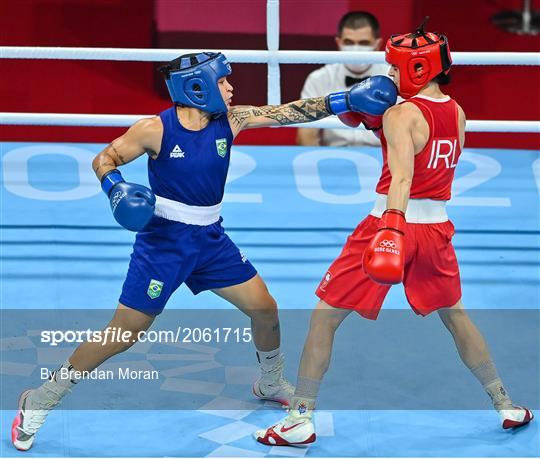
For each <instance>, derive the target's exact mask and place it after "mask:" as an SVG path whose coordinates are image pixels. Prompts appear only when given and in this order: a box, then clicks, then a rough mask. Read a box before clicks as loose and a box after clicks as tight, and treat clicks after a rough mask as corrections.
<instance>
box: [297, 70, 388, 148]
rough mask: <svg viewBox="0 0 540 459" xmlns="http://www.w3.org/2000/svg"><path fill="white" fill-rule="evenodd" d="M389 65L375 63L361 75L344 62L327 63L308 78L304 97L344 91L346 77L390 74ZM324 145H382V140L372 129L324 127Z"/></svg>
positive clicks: (302, 96)
mask: <svg viewBox="0 0 540 459" xmlns="http://www.w3.org/2000/svg"><path fill="white" fill-rule="evenodd" d="M388 69H389V66H388V65H386V64H373V65H371V66H370V67H369V69H368V70H367V71H366V72H364V73H362V74H361V75H358V74H354V73H352V72H351V71H349V70H348V69H347V67H345V65H343V64H327V65H325V66H324V67H321V68H320V69H317V70H314V71H313V72H311V73H310V74H309V75H308V77H307V78H306V82H305V83H304V87H303V88H302V94H301V98H302V99H308V98H311V97H321V96H326V95H328V94H330V93H333V92H338V91H344V90H345V89H347V88H346V87H345V77H346V76H350V77H353V78H363V77H367V76H373V75H388ZM321 131H322V132H321V133H322V139H321V144H322V145H329V146H334V147H337V146H340V147H343V146H349V145H355V146H358V145H380V144H381V142H380V141H379V139H378V138H377V137H376V136H375V134H373V133H372V132H371V131H365V130H363V129H322V130H321Z"/></svg>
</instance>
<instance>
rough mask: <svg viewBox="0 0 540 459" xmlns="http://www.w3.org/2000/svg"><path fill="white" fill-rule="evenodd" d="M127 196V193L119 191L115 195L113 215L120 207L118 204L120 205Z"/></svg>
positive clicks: (112, 202) (113, 198)
mask: <svg viewBox="0 0 540 459" xmlns="http://www.w3.org/2000/svg"><path fill="white" fill-rule="evenodd" d="M126 196H127V193H126V192H125V191H117V192H116V193H114V195H113V197H112V201H111V207H112V211H113V214H114V212H115V211H116V208H117V207H118V204H120V201H121V200H122V199H124V198H125V197H126Z"/></svg>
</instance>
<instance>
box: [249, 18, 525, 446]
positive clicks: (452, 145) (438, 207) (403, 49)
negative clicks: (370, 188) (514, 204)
mask: <svg viewBox="0 0 540 459" xmlns="http://www.w3.org/2000/svg"><path fill="white" fill-rule="evenodd" d="M386 61H387V62H388V63H389V64H390V65H391V69H390V71H389V76H390V77H391V78H392V79H393V80H394V83H395V84H396V85H397V87H398V90H399V94H400V96H401V97H403V98H404V99H405V101H404V102H402V103H400V104H398V105H395V106H393V107H391V108H389V109H388V110H387V111H386V112H385V114H384V117H383V118H382V126H383V129H381V130H380V131H379V133H380V137H381V145H382V152H383V169H382V174H381V177H380V179H379V183H378V185H377V189H376V191H377V199H376V202H375V206H374V208H373V210H372V211H371V214H370V215H369V216H368V217H367V218H365V219H364V220H363V221H362V222H361V223H360V224H359V225H358V226H357V228H356V229H355V230H354V232H353V233H352V234H351V235H350V236H349V237H348V239H347V242H346V244H345V247H344V248H343V250H342V252H341V254H340V255H339V257H338V258H337V259H336V260H335V261H334V262H333V263H332V265H331V266H330V268H329V269H328V271H327V272H326V274H325V276H324V277H323V279H322V281H321V283H320V284H319V287H318V289H317V296H318V297H319V298H320V301H319V303H318V304H317V307H316V308H315V310H314V312H313V315H312V317H311V324H310V330H309V335H308V337H307V340H306V343H305V345H304V350H303V354H302V360H301V362H300V369H299V373H298V382H297V386H296V390H295V395H294V397H293V398H292V400H291V403H290V411H289V415H288V416H287V417H286V418H285V419H283V420H282V421H280V422H279V423H277V424H275V425H274V426H272V427H270V428H268V429H266V430H259V431H257V432H256V433H255V438H256V439H257V441H259V442H261V443H264V444H267V445H301V444H308V443H312V442H314V441H315V439H316V434H315V430H314V427H313V423H312V419H311V418H312V414H313V410H314V408H315V400H316V398H317V394H318V390H319V386H320V383H321V379H322V377H323V376H324V374H325V373H326V370H327V369H328V366H329V363H330V357H331V352H332V345H333V340H334V334H335V331H336V329H337V328H338V327H339V325H340V324H341V322H342V321H343V319H345V317H347V315H348V314H349V313H350V312H351V311H356V312H358V313H359V314H360V315H362V316H363V317H365V318H368V319H373V320H374V319H376V318H377V315H378V314H379V311H380V309H381V306H382V303H383V300H384V298H385V296H386V294H387V293H388V290H389V289H390V287H391V285H392V284H399V283H401V282H403V285H404V287H405V293H406V296H407V300H408V302H409V304H410V305H411V307H412V309H413V310H414V311H415V312H416V313H417V314H420V315H423V316H425V315H427V314H429V313H431V312H433V311H438V314H439V316H440V318H441V319H442V321H443V323H444V325H445V326H446V328H447V329H448V330H449V331H450V333H451V334H452V336H453V338H454V341H455V343H456V347H457V350H458V352H459V355H460V357H461V359H462V361H463V363H464V364H465V365H466V366H467V367H468V368H469V369H470V370H471V372H472V373H473V374H474V376H475V377H476V378H477V379H478V381H479V382H480V383H481V384H482V386H483V387H484V389H485V390H486V392H487V393H488V394H489V396H490V397H491V399H492V401H493V405H494V408H495V409H496V410H497V411H498V412H499V414H500V417H501V420H502V427H503V428H504V429H508V428H513V427H519V426H522V425H525V424H527V423H529V422H530V421H531V420H532V419H533V414H532V412H531V411H530V410H529V409H527V408H522V407H519V406H516V405H514V404H513V403H512V401H511V399H510V397H509V396H508V394H507V392H506V390H505V388H504V386H503V384H502V382H501V379H500V378H499V376H498V374H497V370H496V368H495V365H494V364H493V361H492V359H491V356H490V354H489V350H488V348H487V345H486V342H485V341H484V338H483V337H482V335H481V334H480V332H479V331H478V329H477V328H476V327H475V326H474V324H473V323H472V322H471V320H470V319H469V317H468V315H467V313H466V312H465V309H464V306H463V303H462V302H461V282H460V276H459V267H458V263H457V259H456V255H455V252H454V248H453V246H452V242H451V240H452V236H453V234H454V227H453V225H452V223H451V222H450V220H448V216H447V214H446V210H445V205H446V202H447V201H448V200H449V199H450V189H451V185H452V180H453V178H454V171H455V167H456V165H457V162H458V160H459V156H460V153H461V149H462V148H463V143H464V140H465V113H464V112H463V110H462V108H461V107H460V106H459V105H458V104H457V103H456V101H455V100H453V99H451V98H450V97H449V96H447V95H445V94H444V93H443V92H442V91H441V88H440V85H445V84H448V83H449V80H450V77H449V71H450V66H451V63H452V61H451V56H450V50H449V47H448V41H447V38H446V37H445V36H444V35H439V34H436V33H430V32H425V31H424V24H422V26H420V27H419V28H418V29H417V30H416V31H415V32H413V33H410V34H405V35H394V36H392V37H391V38H390V39H389V40H388V42H387V45H386ZM340 119H341V120H342V121H343V122H344V123H346V124H348V125H352V126H358V124H359V123H360V121H361V120H360V118H358V116H357V114H355V113H348V114H346V115H344V116H340ZM371 124H372V125H373V122H372V123H371Z"/></svg>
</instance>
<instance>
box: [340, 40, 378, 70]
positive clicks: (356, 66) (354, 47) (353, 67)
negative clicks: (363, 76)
mask: <svg viewBox="0 0 540 459" xmlns="http://www.w3.org/2000/svg"><path fill="white" fill-rule="evenodd" d="M340 49H341V51H373V50H374V48H373V46H369V45H341V48H340ZM345 67H346V68H347V70H349V71H350V72H353V73H364V72H366V71H367V70H368V69H369V68H370V67H371V64H345Z"/></svg>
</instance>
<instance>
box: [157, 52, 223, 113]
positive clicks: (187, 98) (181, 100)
mask: <svg viewBox="0 0 540 459" xmlns="http://www.w3.org/2000/svg"><path fill="white" fill-rule="evenodd" d="M179 59H180V66H179V68H176V69H174V68H171V67H170V66H169V67H168V68H167V69H166V76H165V78H166V80H165V82H166V83H167V88H168V89H169V94H170V95H171V99H172V100H173V102H175V103H177V104H181V105H185V106H187V107H194V108H198V109H200V110H203V111H205V112H209V113H211V114H213V115H217V114H221V113H226V112H227V106H226V105H225V102H224V101H223V97H222V96H221V92H220V91H219V88H218V80H219V79H220V78H223V77H225V76H228V75H230V74H231V73H232V70H231V65H230V64H229V63H228V62H227V58H226V57H225V56H224V55H223V54H221V53H200V54H195V55H190V56H185V57H180V58H179ZM192 59H194V60H195V61H196V62H195V63H194V64H192Z"/></svg>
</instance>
